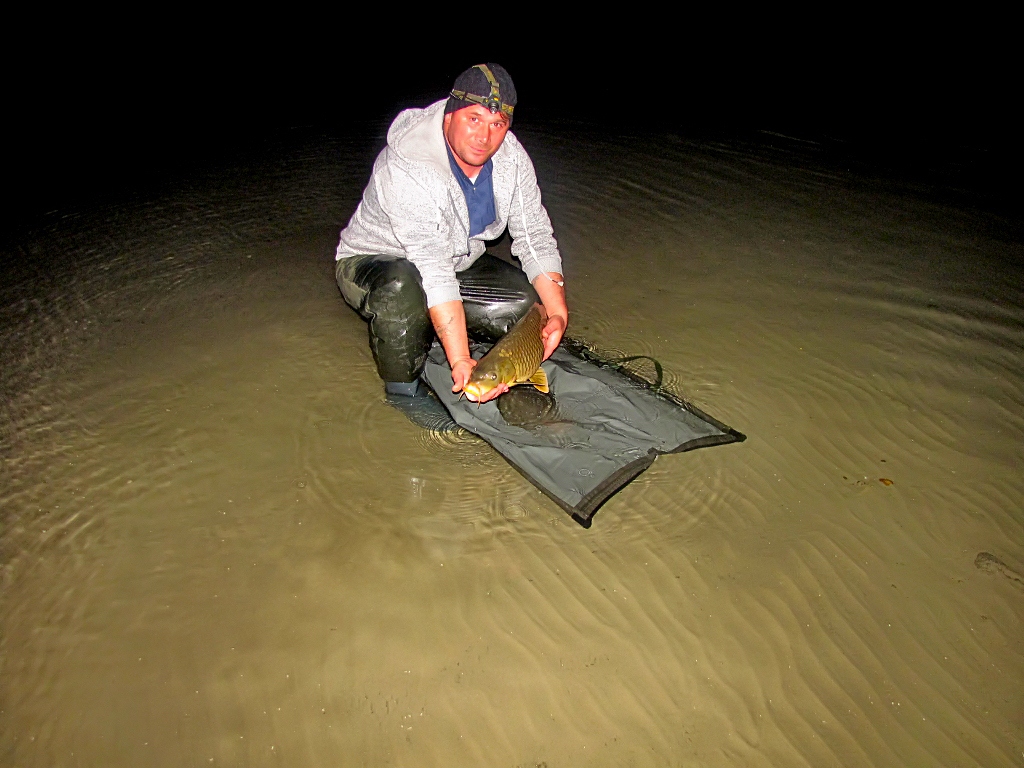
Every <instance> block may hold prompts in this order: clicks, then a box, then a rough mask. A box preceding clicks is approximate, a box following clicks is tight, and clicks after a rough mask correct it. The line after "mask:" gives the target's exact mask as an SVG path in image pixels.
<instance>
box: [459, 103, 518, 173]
mask: <svg viewBox="0 0 1024 768" xmlns="http://www.w3.org/2000/svg"><path fill="white" fill-rule="evenodd" d="M506 133H508V118H507V117H505V115H503V114H502V113H501V112H491V110H489V109H488V108H487V107H484V106H482V105H480V104H474V105H472V106H470V107H463V108H462V109H460V110H457V111H456V112H449V113H448V114H447V115H445V116H444V136H445V138H446V139H448V146H449V147H451V148H452V153H453V154H454V155H455V160H456V161H457V162H458V164H459V166H460V167H461V168H462V170H463V171H466V167H467V166H469V167H470V168H472V169H474V171H475V169H479V168H480V166H482V165H483V164H484V163H486V162H487V161H488V160H490V159H491V157H492V156H493V155H494V153H495V152H497V151H498V148H499V147H500V146H501V142H503V141H504V140H505V134H506ZM471 175H472V174H471Z"/></svg>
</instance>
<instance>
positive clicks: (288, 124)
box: [2, 18, 1022, 239]
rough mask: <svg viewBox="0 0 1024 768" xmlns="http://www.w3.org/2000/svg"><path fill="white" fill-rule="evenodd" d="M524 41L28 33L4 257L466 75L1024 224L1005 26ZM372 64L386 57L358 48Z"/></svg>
mask: <svg viewBox="0 0 1024 768" xmlns="http://www.w3.org/2000/svg"><path fill="white" fill-rule="evenodd" d="M111 21H112V22H113V20H111ZM119 23H120V22H119ZM958 23H959V22H958ZM509 24H510V22H504V23H503V27H502V28H503V29H506V31H507V34H504V35H499V36H498V37H497V38H496V42H492V41H489V40H486V39H483V36H480V37H481V43H480V44H479V45H476V44H466V43H464V42H463V43H461V44H457V43H456V42H455V37H456V36H455V35H454V34H453V33H452V32H451V30H449V32H448V34H447V35H445V34H441V35H430V38H431V42H429V43H425V42H423V41H422V40H421V41H419V42H418V43H417V44H416V45H415V46H410V45H408V44H407V43H406V42H401V41H399V40H398V39H397V38H394V37H384V36H376V32H372V31H371V32H369V33H368V34H367V35H365V36H363V35H360V34H359V33H358V31H357V30H353V29H349V28H343V27H341V26H338V27H333V26H332V25H331V24H328V23H327V21H326V20H318V19H313V18H310V19H307V20H304V21H297V20H294V19H292V20H290V21H285V22H282V23H281V25H280V26H275V25H274V24H273V23H271V24H270V25H269V26H271V27H273V29H266V30H264V31H263V32H262V33H261V34H255V33H252V32H245V33H244V32H243V31H242V30H240V29H236V28H233V27H232V26H231V25H229V24H224V25H221V26H219V27H218V28H216V29H213V28H210V29H208V30H207V31H196V28H199V27H198V26H197V27H196V28H192V27H191V26H188V27H186V26H184V25H183V24H181V23H179V25H178V26H177V27H176V28H174V29H170V30H168V28H167V25H166V23H157V22H156V21H154V22H153V23H151V24H147V25H139V26H138V27H137V28H135V29H131V30H128V29H126V30H122V31H115V27H114V26H109V27H104V30H103V31H102V32H96V28H98V27H101V26H103V25H100V24H98V23H96V22H90V24H89V25H88V27H89V28H88V30H87V29H86V28H84V27H83V28H82V29H75V28H73V24H70V23H67V22H65V28H64V30H63V31H62V32H57V31H54V30H50V29H48V28H47V27H46V26H45V24H44V23H43V22H38V23H37V25H36V26H34V27H33V28H31V29H26V30H23V32H24V35H23V36H22V39H18V38H19V36H20V35H21V31H19V30H17V29H13V28H12V29H11V30H10V31H9V35H10V36H11V37H12V38H14V39H15V42H16V43H17V45H16V46H15V47H14V48H11V47H9V48H8V49H7V52H6V53H5V54H4V58H5V59H6V62H5V69H6V78H5V80H6V83H7V93H6V96H5V99H6V105H7V108H6V109H5V113H6V116H7V118H6V120H5V122H6V136H7V151H8V159H7V171H8V172H7V174H6V177H7V178H6V180H7V185H6V186H7V193H8V194H7V197H8V205H7V207H6V209H5V213H4V220H3V223H2V231H3V234H4V237H5V239H6V238H8V237H10V236H12V235H16V232H17V231H19V230H20V229H22V228H23V227H25V226H30V225H31V222H32V221H33V220H34V219H35V218H36V217H38V216H40V215H44V214H45V213H46V212H47V211H52V210H55V209H61V208H63V207H65V206H69V205H80V204H83V202H84V203H94V202H97V201H102V200H108V199H113V200H116V199H118V198H119V196H121V195H124V194H126V193H131V192H135V193H138V192H145V190H146V189H147V188H150V187H153V186H155V185H160V184H163V183H165V182H167V181H173V180H174V179H179V178H181V177H183V176H187V175H188V173H189V172H190V171H191V170H193V169H199V168H202V167H206V166H210V165H216V164H218V163H220V162H224V161H225V159H226V158H230V157H232V156H235V155H237V154H238V153H240V152H241V153H250V152H259V148H260V145H261V142H265V141H267V140H268V139H273V137H275V136H280V135H281V134H282V133H287V132H294V131H322V132H328V133H331V132H335V133H336V132H348V131H357V132H362V134H363V135H366V136H367V140H368V141H371V142H372V141H377V142H379V141H380V136H381V135H382V133H383V131H384V129H385V127H386V125H387V123H388V122H389V120H390V119H391V117H393V116H394V114H395V113H396V112H397V111H398V110H399V109H400V108H402V107H404V106H415V105H425V104H426V103H429V102H430V101H432V100H434V99H436V98H440V97H442V96H443V95H444V93H445V91H446V90H447V89H448V88H449V87H450V84H451V82H452V80H453V79H454V77H455V76H456V75H457V74H458V73H459V72H460V71H461V70H462V69H464V68H465V67H466V66H469V65H471V64H473V63H476V62H477V61H488V60H491V61H498V62H500V63H502V64H503V65H504V66H506V68H507V69H508V70H509V71H510V72H511V73H512V76H513V78H514V79H515V81H516V84H517V88H518V90H519V94H520V105H519V107H518V111H517V113H516V117H517V121H518V122H519V123H520V124H529V123H530V122H531V121H538V122H541V121H544V122H548V121H550V120H551V119H552V118H558V117H570V118H576V119H582V120H585V121H586V122H587V123H589V124H590V125H591V126H592V127H593V128H595V129H596V130H604V129H607V130H615V131H619V130H627V131H644V132H646V131H659V130H660V131H672V132H674V133H677V134H679V135H683V136H694V137H723V138H728V137H737V136H740V137H742V136H758V135H760V136H764V135H765V134H760V133H758V132H760V131H773V132H778V133H782V134H786V135H789V136H794V137H798V138H805V139H812V140H817V141H821V142H823V146H824V151H825V152H826V153H829V154H831V155H832V156H834V158H835V161H836V162H837V163H841V164H845V165H849V164H858V165H862V166H866V167H869V168H871V169H872V171H879V170H880V171H881V172H883V173H891V174H893V175H897V176H900V177H903V178H906V177H909V178H911V179H912V180H915V181H922V182H924V183H925V184H935V185H941V186H944V187H949V188H955V189H958V190H965V191H966V193H967V194H969V195H970V196H971V197H972V199H973V200H974V201H975V202H977V203H978V204H981V205H984V206H985V207H991V208H993V209H995V210H997V211H998V212H1000V213H1002V214H1006V215H1009V216H1011V217H1013V218H1016V217H1017V211H1018V210H1019V203H1020V194H1019V192H1018V191H1017V184H1016V178H1017V175H1018V171H1019V170H1020V168H1021V165H1022V164H1021V152H1020V149H1019V140H1018V134H1019V130H1018V129H1017V125H1016V122H1015V118H1013V117H1012V115H1014V114H1015V112H1016V102H1017V101H1018V97H1019V84H1018V83H1017V73H1016V72H1015V69H1016V66H1015V65H1014V64H1013V62H1012V61H1011V48H1009V47H1003V46H1001V45H1000V44H999V42H998V38H999V36H1001V35H1002V34H1008V26H1007V25H1001V24H1000V23H999V22H998V20H992V21H991V22H990V23H989V26H990V28H988V29H981V28H978V27H977V25H975V27H974V28H972V27H971V26H970V25H968V24H961V25H960V26H956V27H955V28H954V25H952V24H950V25H949V29H947V30H945V31H943V32H942V33H941V34H940V33H939V32H937V31H936V30H930V31H926V30H923V29H917V28H915V29H908V30H905V31H903V32H900V31H896V30H890V31H888V32H887V33H885V34H876V33H874V32H869V31H866V30H867V28H868V27H867V26H865V25H866V24H868V23H867V22H862V23H861V26H860V31H859V32H858V31H857V30H850V29H848V28H846V29H844V35H843V36H842V37H840V36H837V35H836V29H835V28H834V27H828V28H822V29H818V30H804V31H802V32H801V31H796V30H795V28H794V30H791V31H790V32H788V33H787V34H779V33H778V32H770V31H769V30H767V29H765V30H755V31H750V29H748V31H747V32H746V33H745V34H743V35H739V34H737V33H735V32H734V31H732V30H730V29H728V28H727V27H725V26H723V23H722V22H721V21H719V22H718V23H717V24H716V25H708V24H701V23H698V22H697V21H696V20H694V21H693V22H692V23H691V24H688V25H686V26H685V27H679V29H686V31H685V32H680V31H678V30H677V29H676V28H675V27H673V29H671V30H669V31H666V32H665V33H663V34H657V35H652V34H651V33H650V32H649V31H643V32H642V33H641V32H637V31H630V30H628V29H623V30H621V31H616V32H614V33H612V32H606V33H605V35H604V36H603V38H602V39H600V40H597V39H595V38H593V37H592V36H591V37H588V36H586V35H584V34H582V33H578V32H576V31H575V30H573V31H572V33H571V34H559V33H557V32H549V33H547V34H546V35H542V36H536V35H534V36H529V37H520V36H519V35H517V34H516V30H515V29H513V28H511V27H510V26H509ZM753 26H756V25H753ZM1004 29H1006V30H1007V31H1006V32H1004V31H1003V30H1004ZM156 30H162V31H161V32H160V33H159V34H157V33H156ZM424 36H426V35H424ZM462 37H465V36H464V35H463V36H462ZM364 44H365V45H367V46H368V49H367V50H372V52H369V53H368V52H363V51H362V50H353V48H352V46H353V45H364ZM375 137H376V138H375ZM367 173H369V168H367Z"/></svg>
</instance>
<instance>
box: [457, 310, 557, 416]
mask: <svg viewBox="0 0 1024 768" xmlns="http://www.w3.org/2000/svg"><path fill="white" fill-rule="evenodd" d="M543 328H544V318H543V316H542V315H541V310H540V307H539V306H538V305H536V304H534V305H533V306H532V307H531V308H530V311H529V312H527V313H526V315H524V316H523V318H522V319H521V320H520V321H519V322H518V323H516V324H515V325H513V326H512V328H511V330H510V331H509V332H508V333H506V334H505V335H504V336H502V337H501V338H500V339H498V341H497V343H495V345H494V346H493V347H491V349H490V351H489V352H488V353H487V354H486V355H484V356H483V357H482V358H480V362H479V363H477V364H476V368H474V369H473V373H472V374H471V375H470V377H469V382H467V384H466V394H467V395H469V396H470V398H471V399H473V400H479V399H480V398H481V397H483V396H484V395H486V394H487V393H488V392H490V391H491V390H492V389H494V388H495V387H497V386H499V385H500V384H507V385H508V386H510V387H514V386H515V385H516V384H533V386H535V387H536V388H537V389H539V390H540V391H541V392H547V391H548V377H547V375H546V374H545V373H544V371H543V370H542V369H541V367H540V363H541V360H542V359H543V358H544V342H543V340H542V339H541V336H540V333H541V331H542V330H543Z"/></svg>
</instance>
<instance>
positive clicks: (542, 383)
mask: <svg viewBox="0 0 1024 768" xmlns="http://www.w3.org/2000/svg"><path fill="white" fill-rule="evenodd" d="M526 383H527V384H533V386H535V387H536V388H537V389H539V390H540V391H541V392H543V393H544V394H547V393H548V375H547V374H546V373H544V369H543V368H538V369H537V372H536V373H535V374H533V376H531V377H530V378H528V379H527V380H526Z"/></svg>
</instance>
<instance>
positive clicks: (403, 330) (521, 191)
mask: <svg viewBox="0 0 1024 768" xmlns="http://www.w3.org/2000/svg"><path fill="white" fill-rule="evenodd" d="M515 105H516V90H515V86H514V85H513V83H512V79H511V77H509V74H508V72H506V71H505V69H504V68H503V67H501V66H499V65H497V64H478V65H476V66H474V67H470V68H469V69H467V70H466V71H465V72H463V73H462V74H461V75H459V76H458V78H457V79H456V80H455V86H454V88H452V91H451V93H450V95H449V97H448V98H447V99H446V100H445V99H442V100H441V101H438V102H435V103H434V104H431V105H430V106H429V107H426V108H425V109H407V110H405V111H403V112H402V113H400V114H399V115H398V117H396V118H395V120H394V122H393V123H392V124H391V127H390V129H389V130H388V138H387V146H386V147H385V148H384V149H383V150H382V151H381V153H380V154H379V155H378V156H377V160H376V162H375V163H374V165H373V172H372V174H371V177H370V182H369V184H368V185H367V187H366V190H365V191H364V192H363V199H362V201H361V202H360V203H359V206H358V207H357V208H356V211H355V213H353V214H352V218H351V219H350V220H349V223H348V226H347V227H345V229H344V230H342V232H341V241H340V243H339V245H338V250H337V257H336V258H337V266H336V276H337V280H338V286H339V287H340V288H341V293H342V296H344V298H345V301H346V302H347V303H348V304H349V305H350V306H351V307H352V308H353V309H355V310H356V311H358V312H359V314H360V315H362V316H363V317H364V318H366V319H367V320H369V331H370V349H371V351H372V352H373V358H374V361H375V362H376V363H377V371H378V373H379V374H380V377H381V378H382V379H383V380H384V382H385V391H386V392H387V395H388V400H389V401H390V402H392V403H394V404H396V405H398V406H399V407H402V406H403V405H411V404H413V402H414V401H415V399H417V398H422V397H424V396H426V395H427V394H428V392H427V389H426V387H425V385H423V384H422V383H420V381H419V375H420V373H421V371H422V370H423V366H424V363H425V361H426V356H427V352H428V351H429V349H430V347H431V345H432V343H433V339H434V334H435V333H436V334H437V337H438V339H440V341H441V344H442V346H443V347H444V352H445V356H446V357H447V358H448V363H449V365H450V366H451V369H452V391H453V392H460V391H462V390H463V388H464V387H465V386H466V383H467V382H468V381H469V376H470V374H471V372H472V370H473V368H474V367H475V366H476V361H475V360H474V359H473V358H472V357H471V356H470V352H469V337H470V336H471V335H472V336H473V337H474V338H478V339H480V340H484V341H495V340H496V339H498V338H499V337H501V336H502V335H504V334H505V333H506V332H507V331H508V329H509V328H511V327H512V325H514V324H515V322H516V321H517V320H518V319H519V318H520V317H522V316H523V315H525V314H526V312H527V311H528V310H529V309H530V307H531V306H533V304H534V303H535V302H540V303H541V304H542V305H543V306H544V309H545V310H546V312H547V318H548V319H547V322H546V324H545V325H544V328H543V330H542V338H543V340H544V359H547V358H548V357H549V356H550V355H551V353H552V352H554V350H555V348H556V347H557V346H558V344H559V342H560V341H561V339H562V335H563V333H564V332H565V327H566V323H567V322H568V318H569V311H568V308H567V306H566V303H565V290H564V288H563V282H562V259H561V256H560V255H559V252H558V245H557V243H556V242H555V238H554V236H553V233H552V229H551V221H550V219H549V218H548V213H547V211H546V210H545V208H544V206H543V204H542V203H541V194H540V189H539V187H538V186H537V176H536V173H535V172H534V169H533V163H532V162H531V160H530V157H529V155H527V154H526V150H525V149H524V148H523V146H522V145H521V144H520V143H519V141H518V139H516V137H515V135H514V134H513V133H511V132H509V127H510V126H511V124H512V113H513V111H514V107H515ZM506 228H507V229H508V233H509V235H510V237H511V238H512V254H513V255H514V256H515V257H516V258H517V259H518V260H519V262H520V264H521V266H522V270H519V269H516V268H515V267H514V266H512V265H510V264H509V263H507V262H505V261H502V260H500V259H498V258H496V257H495V256H492V255H491V254H488V253H485V250H486V244H485V241H488V240H497V239H498V238H499V237H501V235H502V234H503V233H504V232H505V230H506ZM506 389H507V387H504V386H503V387H499V388H497V389H495V390H492V391H491V392H489V393H488V394H487V395H486V396H485V397H483V398H481V399H482V400H490V399H492V398H494V397H497V396H498V395H500V394H501V393H502V392H504V391H506ZM413 410H414V408H413ZM406 412H407V413H409V412H410V411H409V410H406Z"/></svg>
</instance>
